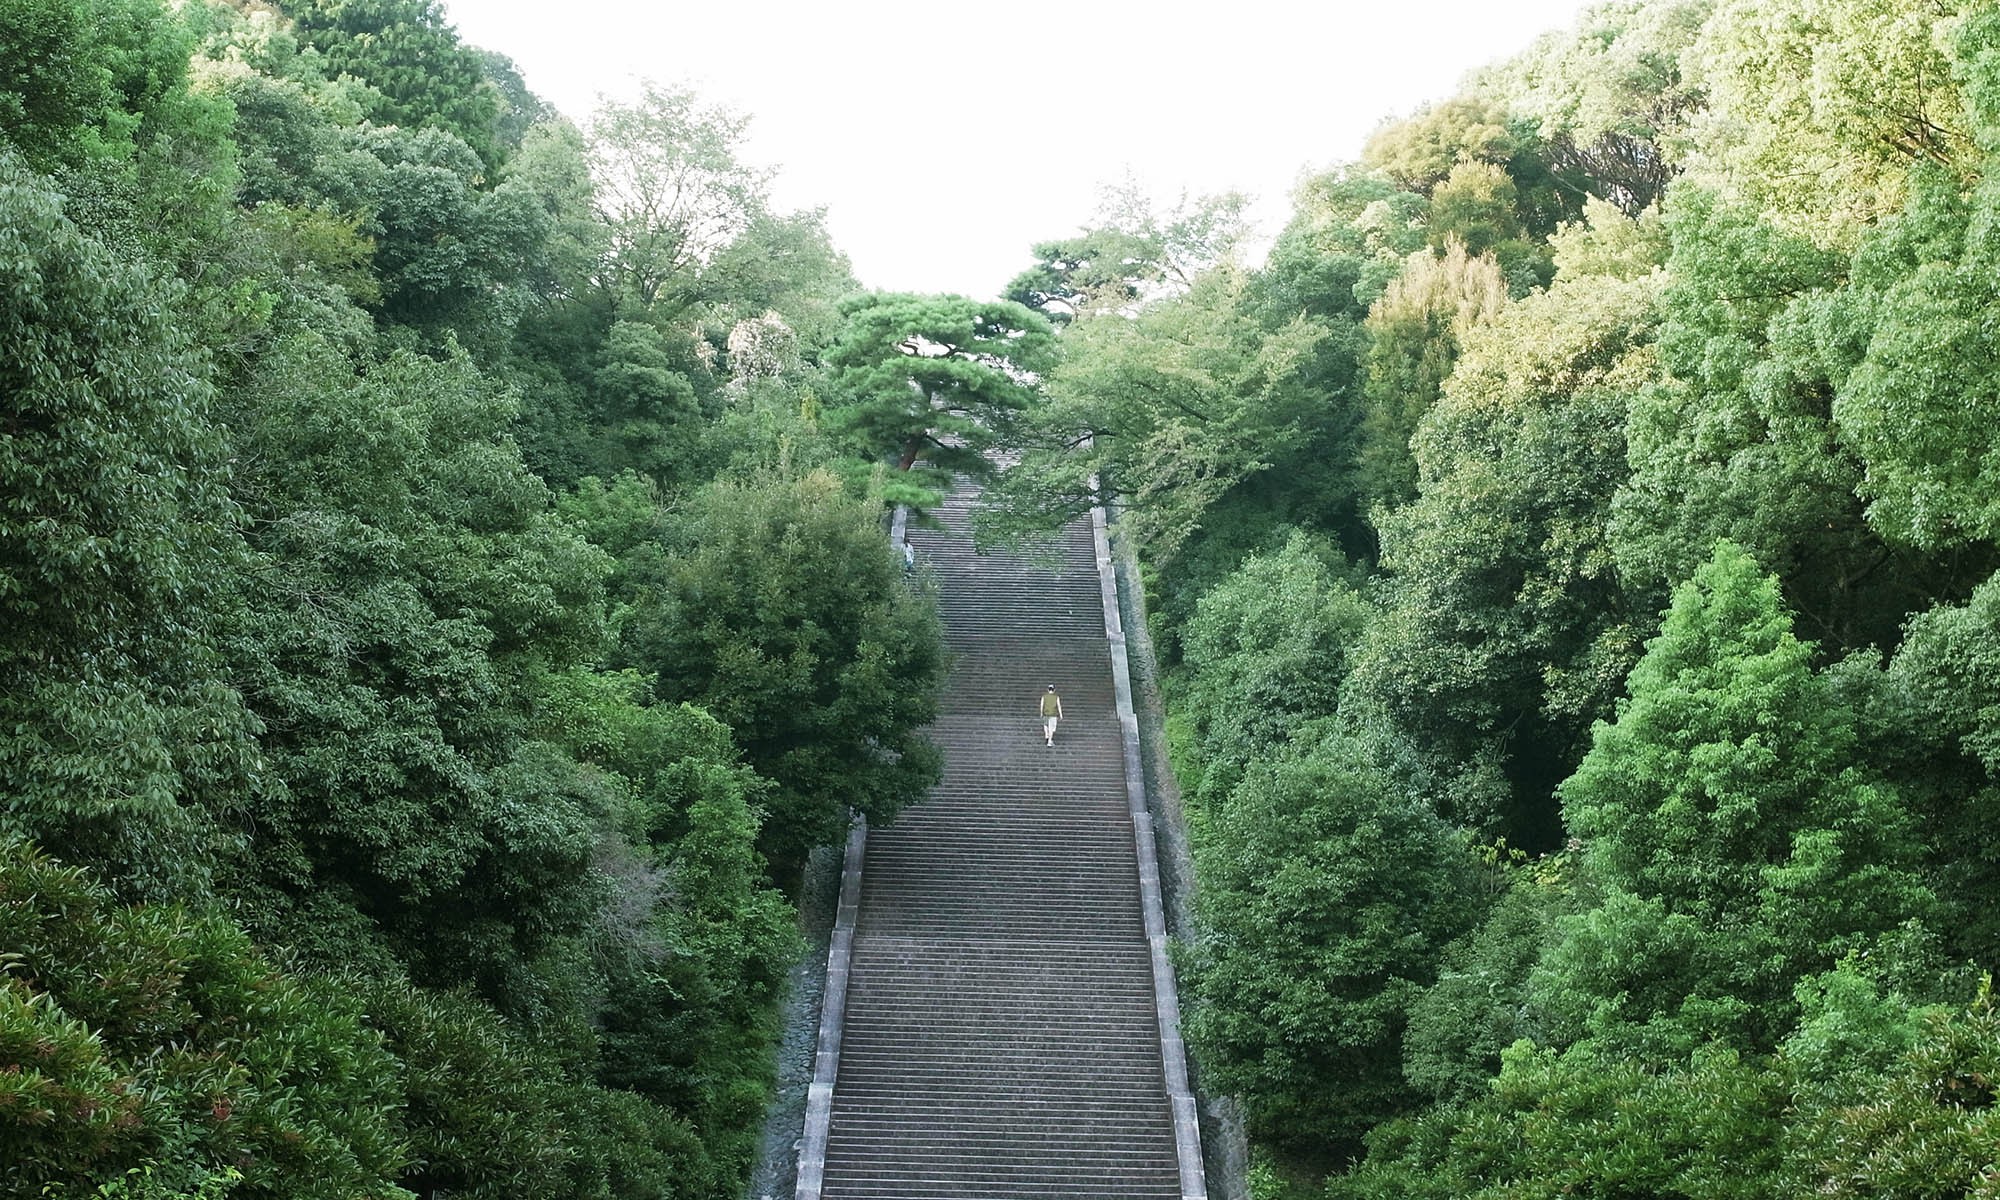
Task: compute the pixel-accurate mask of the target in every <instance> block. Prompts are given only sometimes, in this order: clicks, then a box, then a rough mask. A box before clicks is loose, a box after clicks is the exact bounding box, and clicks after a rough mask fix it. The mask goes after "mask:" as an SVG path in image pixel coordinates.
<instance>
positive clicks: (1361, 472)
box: [1355, 241, 1507, 505]
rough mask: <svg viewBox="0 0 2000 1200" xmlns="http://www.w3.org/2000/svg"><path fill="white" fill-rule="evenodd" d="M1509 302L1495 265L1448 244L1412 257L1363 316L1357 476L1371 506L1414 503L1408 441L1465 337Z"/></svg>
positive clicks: (1412, 461)
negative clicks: (1363, 397)
mask: <svg viewBox="0 0 2000 1200" xmlns="http://www.w3.org/2000/svg"><path fill="white" fill-rule="evenodd" d="M1506 302H1507V288H1506V283H1505V282H1504V281H1503V280H1502V279H1501V277H1500V268H1499V264H1498V263H1497V262H1496V261H1495V260H1494V259H1493V258H1492V257H1491V256H1488V255H1479V256H1473V255H1471V254H1468V253H1467V252H1466V248H1465V245H1464V243H1462V242H1457V241H1453V242H1451V243H1449V244H1447V245H1446V246H1445V247H1444V253H1443V254H1442V255H1438V254H1434V253H1432V252H1431V251H1429V250H1419V251H1417V252H1416V253H1415V254H1412V255H1411V256H1410V257H1409V259H1408V260H1407V262H1406V265H1405V266H1404V268H1403V271H1402V273H1401V274H1400V275H1398V276H1397V277H1396V278H1395V279H1394V280H1392V281H1391V282H1390V283H1389V286H1388V288H1387V290H1385V291H1384V292H1383V293H1382V296H1381V298H1380V299H1378V300H1376V301H1375V303H1374V305H1373V307H1371V308H1370V309H1369V310H1368V322H1367V330H1368V360H1367V368H1368V382H1367V385H1366V393H1367V396H1368V410H1367V413H1366V414H1365V415H1364V416H1363V417H1362V422H1361V438H1360V447H1359V449H1358V450H1357V451H1356V454H1355V474H1356V476H1357V477H1358V478H1359V479H1360V481H1361V487H1362V489H1363V493H1364V495H1365V496H1366V497H1367V498H1368V500H1369V502H1370V503H1372V504H1376V505H1397V504H1405V503H1408V502H1409V501H1411V500H1413V499H1415V498H1416V494H1417V464H1416V460H1415V459H1414V458H1412V457H1411V454H1410V439H1411V438H1412V437H1413V436H1414V435H1415V434H1416V432H1417V426H1418V424H1419V423H1420V422H1421V421H1422V420H1423V418H1424V414H1425V413H1427V412H1429V411H1430V409H1431V406H1432V405H1434V404H1436V403H1437V398H1438V394H1439V390H1440V389H1441V388H1442V386H1443V384H1444V381H1445V378H1446V377H1447V376H1448V375H1450V374H1451V368H1452V364H1453V363H1455V362H1457V361H1458V352H1459V348H1460V346H1461V345H1462V344H1463V343H1464V341H1465V337H1466V335H1467V334H1469V333H1470V332H1471V331H1472V330H1473V329H1474V328H1475V327H1476V326H1478V325H1479V324H1481V323H1482V322H1486V321H1490V320H1492V319H1493V318H1494V317H1495V316H1496V315H1498V313H1499V311H1500V309H1501V307H1502V306H1503V305H1505V304H1506Z"/></svg>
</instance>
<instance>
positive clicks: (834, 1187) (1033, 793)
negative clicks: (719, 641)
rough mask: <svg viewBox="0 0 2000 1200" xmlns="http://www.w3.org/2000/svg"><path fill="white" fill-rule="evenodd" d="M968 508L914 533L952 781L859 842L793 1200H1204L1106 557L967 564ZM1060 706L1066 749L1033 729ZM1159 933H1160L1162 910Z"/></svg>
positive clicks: (961, 505)
mask: <svg viewBox="0 0 2000 1200" xmlns="http://www.w3.org/2000/svg"><path fill="white" fill-rule="evenodd" d="M975 502H976V494H974V493H973V492H971V491H970V490H962V491H961V492H960V494H958V495H956V496H954V497H953V499H952V500H951V501H949V502H948V503H947V504H946V505H945V506H944V508H943V509H942V511H941V512H940V513H939V514H938V515H939V516H941V517H942V518H943V520H944V523H945V524H946V526H947V528H946V529H945V530H944V531H942V532H940V531H936V530H921V529H919V530H913V531H912V533H911V538H910V540H911V542H912V544H913V545H914V546H915V547H916V551H917V556H918V559H919V560H920V561H921V562H923V563H924V564H926V565H927V566H928V567H929V568H930V569H932V570H934V571H935V572H936V573H937V575H938V578H939V583H940V604H941V607H942V610H943V615H944V622H945V631H946V640H947V642H948V643H949V645H950V647H951V650H952V652H953V654H954V656H955V661H954V667H953V671H952V675H951V679H950V682H949V684H948V686H947V690H946V693H945V696H944V700H943V706H942V714H941V716H940V718H939V720H938V722H937V724H936V725H935V727H934V728H933V733H932V736H933V737H935V738H936V740H937V741H938V742H939V744H940V745H941V746H943V748H944V751H945V757H946V766H945V774H944V779H943V782H942V783H941V784H940V785H939V786H938V788H937V789H936V790H935V791H934V792H933V793H932V795H931V797H930V798H929V799H928V800H927V801H925V802H924V803H922V804H920V805H917V806H915V807H913V808H911V809H910V810H908V811H907V812H905V813H903V814H902V815H901V816H900V817H898V818H897V820H896V821H895V822H894V823H893V824H892V825H889V826H887V827H884V828H878V829H872V830H869V831H868V832H867V835H866V842H865V847H866V850H865V859H864V860H863V861H862V862H861V864H860V865H861V873H860V883H859V889H858V895H857V893H856V892H855V890H854V888H853V887H852V885H851V884H850V888H849V899H850V901H853V900H855V899H858V905H857V906H855V909H854V915H853V925H852V934H851V941H846V942H843V941H842V940H841V938H840V936H839V935H836V954H837V955H838V954H839V953H840V947H841V945H843V944H844V945H846V947H847V950H846V956H847V959H848V976H847V980H846V989H845V998H844V1010H845V1017H844V1021H843V1022H842V1023H841V1025H840V1027H839V1029H838V1033H837V1037H838V1042H837V1045H838V1055H837V1059H838V1070H837V1074H836V1076H835V1082H834V1085H833V1088H832V1092H831V1116H830V1120H828V1121H827V1123H826V1126H825V1135H824V1137H825V1142H824V1144H825V1157H824V1165H823V1169H822V1170H818V1171H816V1170H814V1169H813V1168H812V1166H811V1165H810V1164H809V1163H804V1162H802V1169H801V1173H800V1191H799V1195H800V1197H801V1200H818V1197H821V1196H823V1197H826V1198H827V1200H844V1198H857V1200H858V1198H864V1197H865V1198H875V1200H932V1198H935V1200H945V1198H987V1200H1006V1198H1022V1200H1026V1198H1037V1200H1039V1198H1056V1197H1110V1196H1117V1197H1183V1196H1199V1195H1200V1194H1201V1190H1202V1189H1201V1183H1200V1179H1201V1172H1200V1163H1199V1150H1198V1148H1195V1149H1193V1150H1192V1151H1191V1150H1190V1143H1191V1142H1192V1134H1193V1132H1194V1131H1193V1129H1192V1127H1191V1123H1192V1108H1191V1105H1190V1104H1188V1103H1187V1102H1186V1101H1185V1100H1183V1101H1182V1102H1181V1103H1180V1104H1179V1105H1176V1104H1174V1103H1172V1102H1170V1099H1169V1079H1170V1078H1171V1079H1173V1080H1174V1081H1175V1083H1176V1084H1177V1085H1178V1087H1179V1089H1180V1090H1181V1091H1182V1092H1183V1093H1184V1092H1185V1072H1184V1069H1183V1068H1181V1067H1180V1065H1179V1063H1178V1061H1177V1060H1174V1059H1170V1060H1169V1061H1168V1062H1167V1063H1166V1064H1165V1065H1164V1066H1163V1061H1162V1038H1161V1021H1160V1013H1161V1011H1162V1008H1163V1007H1164V1008H1165V1010H1166V1011H1167V1012H1168V1014H1169V1017H1170V1019H1171V1018H1172V1016H1173V1011H1172V1010H1173V1006H1172V1004H1171V1001H1170V999H1169V1000H1168V1001H1166V1002H1165V1003H1164V1004H1163V1003H1162V1001H1161V998H1160V996H1159V995H1158V994H1157V993H1156V989H1155V970H1156V961H1158V962H1160V963H1163V959H1162V958H1161V956H1160V955H1159V954H1157V953H1156V951H1157V950H1158V948H1159V943H1160V938H1159V937H1157V936H1152V935H1149V931H1148V926H1147V921H1146V919H1145V916H1144V909H1143V908H1142V888H1141V878H1142V876H1141V870H1140V861H1141V859H1140V849H1141V847H1136V846H1135V841H1142V842H1143V847H1142V848H1143V850H1144V851H1145V852H1146V854H1147V855H1148V856H1150V850H1151V843H1150V832H1149V831H1148V832H1147V833H1146V834H1145V835H1144V837H1143V838H1142V839H1135V832H1134V825H1133V820H1132V814H1131V807H1130V799H1129V797H1130V796H1131V795H1132V794H1133V793H1131V792H1129V791H1128V787H1127V780H1126V766H1125V763H1126V750H1125V739H1124V732H1123V730H1122V729H1121V722H1120V719H1119V715H1118V711H1117V708H1116V704H1115V694H1114V685H1113V674H1112V644H1111V642H1110V641H1109V640H1108V639H1107V637H1106V630H1105V618H1104V608H1103V598H1102V590H1101V583H1100V577H1099V573H1098V561H1097V547H1096V545H1095V544H1094V539H1093V536H1092V532H1091V529H1090V526H1089V525H1088V524H1086V523H1082V522H1079V523H1078V524H1076V525H1073V526H1071V527H1070V528H1069V529H1067V530H1065V531H1064V534H1063V536H1062V538H1061V541H1060V566H1059V569H1050V566H1049V565H1048V564H1044V563H1039V562H1036V561H1032V560H1028V559H1024V558H1021V557H1017V556H1010V555H990V556H980V555H975V554H974V553H973V552H972V548H971V542H970V538H969V537H968V536H967V533H966V517H967V515H968V512H969V510H970V507H971V505H972V504H973V503H975ZM1050 683H1053V684H1055V685H1056V689H1057V691H1058V692H1059V693H1060V694H1061V696H1062V698H1063V708H1064V712H1065V719H1064V721H1063V723H1062V727H1061V730H1060V731H1059V732H1058V734H1057V736H1056V744H1055V746H1054V748H1049V747H1046V746H1044V745H1043V743H1042V737H1041V730H1040V723H1039V720H1038V718H1037V716H1036V699H1037V696H1038V694H1039V693H1040V692H1041V691H1042V690H1043V689H1044V688H1045V687H1046V686H1047V685H1048V684H1050ZM1155 914H1156V915H1155V918H1154V921H1153V925H1154V930H1155V933H1157V931H1158V921H1157V892H1156V891H1155ZM1169 1029H1171V1024H1170V1025H1169ZM825 1044H826V1043H825V1042H823V1045H825ZM1168 1046H1169V1049H1170V1050H1171V1051H1173V1052H1174V1053H1175V1054H1177V1053H1178V1050H1179V1044H1178V1040H1177V1039H1172V1038H1170V1039H1169V1042H1168ZM828 1057H832V1056H831V1055H829V1056H828ZM1177 1107H1178V1108H1179V1109H1180V1110H1181V1112H1182V1122H1181V1123H1182V1126H1183V1129H1182V1136H1181V1137H1180V1139H1179V1140H1178V1142H1177V1139H1176V1117H1175V1113H1176V1108H1177ZM813 1138H814V1135H813V1133H812V1131H811V1129H810V1127H809V1129H808V1137H807V1158H808V1159H810V1158H811V1157H812V1155H813V1152H814V1149H815V1147H814V1144H813ZM1190 1157H1191V1159H1192V1161H1188V1160H1189V1159H1190ZM1184 1168H1185V1170H1186V1173H1187V1175H1188V1177H1189V1180H1190V1182H1189V1184H1188V1186H1187V1187H1185V1188H1184V1187H1183V1174H1184ZM815 1189H816V1190H815Z"/></svg>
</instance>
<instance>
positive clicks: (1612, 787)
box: [1543, 543, 1934, 1049]
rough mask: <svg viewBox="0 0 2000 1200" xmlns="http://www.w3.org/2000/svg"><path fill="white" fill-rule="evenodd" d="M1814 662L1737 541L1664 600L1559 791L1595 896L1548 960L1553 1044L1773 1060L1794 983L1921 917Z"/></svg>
mask: <svg viewBox="0 0 2000 1200" xmlns="http://www.w3.org/2000/svg"><path fill="white" fill-rule="evenodd" d="M1810 655H1811V647H1809V646H1808V645H1806V644H1805V643H1803V642H1800V641H1799V640H1797V639H1796V638H1795V637H1793V635H1792V632H1791V628H1790V620H1789V617H1788V616H1787V614H1786V613H1785V611H1784V607H1783V603H1782V601H1781V600H1780V598H1779V595H1778V589H1777V585H1776V582H1775V581H1774V580H1772V579H1770V578H1768V577H1766V576H1764V575H1763V574H1762V573H1761V572H1760V571H1759V570H1758V569H1757V565H1756V563H1755V562H1754V561H1753V560H1752V559H1751V558H1750V557H1749V556H1748V555H1747V554H1745V553H1744V552H1743V551H1742V550H1741V549H1740V548H1738V547H1736V546H1735V545H1733V544H1730V543H1723V544H1722V545H1721V546H1720V547H1718V549H1717V551H1716V554H1715V557H1714V558H1713V559H1712V560H1711V561H1710V562H1709V564H1708V565H1706V566H1704V567H1703V568H1702V569H1701V570H1699V571H1697V572H1696V573H1695V577H1694V579H1693V580H1691V581H1690V582H1689V583H1687V584H1685V585H1683V586H1682V587H1681V588H1679V589H1677V590H1676V592H1675V594H1674V603H1673V606H1672V607H1671V608H1670V609H1669V610H1668V612H1667V614H1666V618H1665V622H1664V625H1663V627H1662V629H1661V633H1660V636H1659V637H1658V638H1656V639H1654V640H1653V641H1652V642H1650V643H1648V645H1647V649H1646V655H1645V657H1644V658H1642V659H1641V660H1640V661H1639V664H1638V666H1636V667H1634V668H1633V671H1632V676H1631V680H1630V684H1629V686H1630V689H1631V699H1630V700H1629V701H1628V702H1626V703H1625V704H1623V705H1621V706H1620V708H1619V712H1618V717H1617V720H1616V721H1615V722H1614V723H1612V724H1608V725H1599V726H1598V727H1597V729H1596V730H1595V733H1594V737H1593V744H1592V747H1591V751H1590V753H1589V754H1588V755H1586V756H1585V758H1584V760H1583V763H1582V764H1581V765H1580V766H1579V767H1578V768H1577V771H1576V774H1575V775H1573V776H1572V777H1571V778H1570V780H1569V781H1568V782H1567V783H1565V784H1564V785H1563V791H1562V795H1563V805H1564V815H1565V817H1566V819H1567V822H1568V825H1569V828H1570V829H1571V830H1572V831H1574V832H1575V833H1576V834H1578V835H1579V836H1581V837H1582V838H1583V839H1584V845H1585V862H1586V864H1587V865H1588V867H1589V869H1590V870H1591V872H1592V873H1593V875H1594V876H1595V877H1596V879H1598V880H1599V881H1600V882H1601V883H1602V885H1603V886H1604V887H1605V889H1606V894H1605V899H1604V901H1603V903H1602V904H1601V905H1600V906H1599V907H1598V908H1596V909H1595V910H1593V911H1590V912H1586V913H1584V914H1583V915H1582V916H1580V917H1578V918H1576V919H1575V920H1573V921H1572V922H1570V923H1569V925H1568V927H1567V930H1566V933H1565V935H1564V938H1563V940H1562V942H1561V943H1560V944H1559V945H1557V946H1556V947H1554V948H1553V949H1552V950H1551V954H1550V957H1549V960H1548V962H1547V963H1546V964H1545V970H1546V971H1547V973H1548V978H1547V980H1546V981H1545V983H1544V985H1543V994H1544V997H1545V999H1544V1003H1546V1004H1548V1005H1549V1006H1550V1007H1551V1008H1552V1010H1554V1011H1556V1012H1558V1013H1561V1014H1563V1015H1562V1018H1561V1019H1562V1020H1563V1021H1564V1022H1565V1023H1566V1027H1565V1029H1564V1032H1566V1033H1567V1034H1568V1035H1569V1036H1576V1035H1589V1036H1596V1037H1600V1038H1606V1039H1609V1040H1610V1041H1612V1042H1614V1043H1616V1042H1622V1041H1625V1040H1626V1039H1627V1038H1629V1037H1632V1036H1635V1035H1636V1036H1639V1037H1641V1038H1642V1039H1648V1038H1653V1037H1658V1038H1664V1039H1666V1044H1669V1045H1673V1044H1682V1045H1687V1044H1692V1043H1693V1042H1699V1041H1702V1040H1706V1039H1709V1038H1722V1039H1725V1040H1728V1041H1730V1042H1731V1043H1733V1044H1735V1045H1738V1046H1742V1047H1744V1048H1752V1049H1769V1048H1771V1047H1773V1046H1774V1045H1775V1044H1776V1041H1777V1039H1778V1038H1779V1037H1780V1036H1782V1034H1783V1032H1784V1031H1785V1030H1786V1029H1788V1028H1790V1026H1791V1025H1792V1023H1793V1020H1794V1018H1795V1016H1796V1011H1795V1009H1794V1008H1793V1006H1792V996H1791V992H1792V981H1793V980H1796V979H1798V978H1799V977H1800V976H1802V975H1804V974H1807V973H1809V972H1813V971H1818V970H1824V969H1827V968H1829V967H1831V966H1832V965H1833V964H1834V963H1835V962H1837V961H1838V960H1839V959H1840V958H1841V957H1842V956H1844V955H1846V954H1849V953H1857V952H1862V951H1865V950H1868V949H1869V948H1870V947H1872V946H1875V945H1877V939H1878V938H1880V937H1881V936H1882V935H1883V934H1886V933H1888V932H1889V931H1891V930H1893V929H1895V928H1896V927H1897V926H1898V925H1900V924H1902V923H1903V922H1905V921H1910V920H1918V919H1922V918H1925V917H1928V916H1929V915H1930V914H1931V912H1932V909H1933V904H1934V902H1933V900H1932V897H1931V895H1930V893H1929V891H1928V889H1926V888H1925V887H1924V886H1923V885H1922V884H1921V883H1920V882H1919V880H1918V878H1917V876H1916V875H1915V873H1914V872H1913V871H1912V869H1911V867H1912V862H1911V859H1912V847H1911V844H1910V827H1909V820H1908V817H1907V816H1906V814H1905V813H1904V811H1903V808H1902V805H1901V804H1900V802H1899V800H1898V798H1897V796H1896V794H1895V793H1894V792H1893V791H1892V790H1890V789H1889V788H1888V787H1886V786H1885V785H1883V784H1881V783H1879V782H1876V781H1874V780H1872V779H1870V778H1869V777H1868V776H1867V775H1866V774H1864V773H1863V772H1862V771H1861V770H1860V769H1859V768H1858V767H1857V766H1856V765H1855V763H1854V757H1853V748H1854V744H1855V743H1854V739H1855V733H1854V717H1853V714H1852V712H1851V711H1849V710H1846V709H1844V708H1842V707H1841V706H1839V705H1838V704H1836V703H1834V702H1833V700H1832V697H1831V696H1830V695H1829V694H1828V691H1827V688H1826V685H1825V683H1824V682H1823V681H1822V680H1821V679H1820V678H1819V677H1818V676H1816V675H1815V674H1814V673H1813V672H1812V670H1811V668H1810V666H1809V661H1808V660H1809V658H1810ZM1648 1026H1650V1027H1652V1028H1651V1029H1648V1028H1646V1027H1648ZM1682 1039H1691V1042H1690V1041H1682Z"/></svg>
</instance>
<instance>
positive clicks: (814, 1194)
mask: <svg viewBox="0 0 2000 1200" xmlns="http://www.w3.org/2000/svg"><path fill="white" fill-rule="evenodd" d="M909 524H910V509H909V506H907V505H903V504H898V505H897V506H896V515H895V517H894V518H893V519H892V520H891V521H890V522H889V545H891V546H893V547H895V548H896V549H897V552H898V553H900V552H901V549H902V545H903V537H904V534H905V533H906V532H907V530H908V529H909ZM867 851H868V818H866V817H863V816H860V815H859V814H856V816H855V818H854V824H853V825H852V826H851V827H850V828H849V830H848V834H847V857H846V858H845V859H844V860H843V862H842V864H841V868H840V905H839V907H838V908H837V909H835V910H834V917H833V937H832V939H831V943H830V944H829V945H828V947H827V951H826V992H825V995H824V998H823V999H822V1001H821V1004H820V1013H819V1047H818V1049H817V1050H816V1051H815V1052H814V1055H813V1077H812V1083H811V1084H810V1085H808V1087H807V1088H806V1128H805V1137H804V1139H803V1140H802V1143H801V1145H800V1147H799V1186H798V1191H797V1192H796V1193H795V1195H796V1197H797V1200H820V1189H821V1188H822V1186H823V1185H824V1184H825V1181H826V1138H827V1132H828V1128H829V1126H830V1125H831V1123H832V1120H833V1084H834V1079H835V1077H836V1076H837V1075H838V1074H839V1072H840V1032H841V1025H842V1023H843V1022H844V1021H845V1020H846V1018H847V973H848V969H849V968H850V967H851V966H852V965H853V962H854V918H855V914H856V913H857V912H858V911H859V910H860V908H861V862H862V859H863V858H864V857H865V856H866V855H867Z"/></svg>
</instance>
